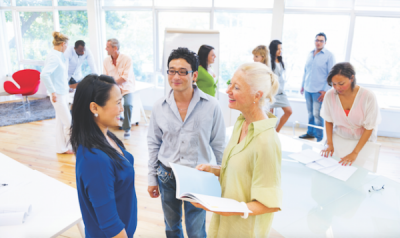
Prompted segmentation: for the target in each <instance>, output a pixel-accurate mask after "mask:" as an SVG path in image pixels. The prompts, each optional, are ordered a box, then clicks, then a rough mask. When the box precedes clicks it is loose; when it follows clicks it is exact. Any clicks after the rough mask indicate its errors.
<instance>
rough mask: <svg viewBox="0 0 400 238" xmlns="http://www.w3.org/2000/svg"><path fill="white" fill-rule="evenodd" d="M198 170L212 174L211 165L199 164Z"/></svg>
mask: <svg viewBox="0 0 400 238" xmlns="http://www.w3.org/2000/svg"><path fill="white" fill-rule="evenodd" d="M196 169H197V170H200V171H204V172H209V173H212V172H211V164H199V165H197V166H196Z"/></svg>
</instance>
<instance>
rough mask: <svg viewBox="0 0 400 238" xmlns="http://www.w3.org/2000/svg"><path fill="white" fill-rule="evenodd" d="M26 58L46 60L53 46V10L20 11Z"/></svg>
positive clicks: (23, 49) (24, 55) (23, 47)
mask: <svg viewBox="0 0 400 238" xmlns="http://www.w3.org/2000/svg"><path fill="white" fill-rule="evenodd" d="M19 18H20V23H21V25H20V26H21V35H22V51H23V57H24V59H28V60H45V58H46V55H47V52H48V51H49V49H51V48H52V47H53V44H52V41H53V36H52V33H53V12H19Z"/></svg>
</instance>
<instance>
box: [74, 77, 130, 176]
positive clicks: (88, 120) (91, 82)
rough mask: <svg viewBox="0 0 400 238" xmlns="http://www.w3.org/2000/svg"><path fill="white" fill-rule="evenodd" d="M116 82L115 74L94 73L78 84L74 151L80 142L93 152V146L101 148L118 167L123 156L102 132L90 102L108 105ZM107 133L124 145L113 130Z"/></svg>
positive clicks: (75, 107) (75, 98) (75, 103)
mask: <svg viewBox="0 0 400 238" xmlns="http://www.w3.org/2000/svg"><path fill="white" fill-rule="evenodd" d="M114 85H117V83H116V82H115V80H114V79H113V78H112V77H110V76H107V75H100V76H98V75H95V74H90V75H88V76H86V77H85V78H84V79H83V80H82V81H81V82H80V83H79V84H78V87H77V88H76V92H75V96H74V104H73V106H72V125H71V145H72V149H73V150H74V152H75V154H76V152H77V151H78V147H79V146H80V145H81V146H83V147H85V148H87V149H89V151H90V152H91V153H93V151H92V149H99V150H102V151H103V152H104V153H106V154H107V155H108V156H109V157H110V158H111V159H112V160H113V162H114V163H115V165H116V166H117V168H119V169H121V168H122V158H121V157H120V156H119V153H118V152H117V151H116V150H115V149H114V148H113V147H112V146H111V145H110V144H109V143H108V141H107V139H106V137H105V136H104V134H103V132H102V131H101V130H100V128H99V126H98V125H97V123H96V122H95V121H94V115H93V113H92V111H90V103H91V102H95V103H96V104H97V105H99V106H101V107H102V106H104V105H106V103H107V101H108V100H109V98H110V91H111V89H112V87H114ZM107 135H108V136H109V137H110V138H111V139H112V140H114V141H115V143H117V144H118V145H120V146H121V147H122V148H124V149H125V146H124V144H123V143H122V141H121V140H119V139H118V138H117V137H116V136H115V135H114V134H113V133H111V132H110V131H107Z"/></svg>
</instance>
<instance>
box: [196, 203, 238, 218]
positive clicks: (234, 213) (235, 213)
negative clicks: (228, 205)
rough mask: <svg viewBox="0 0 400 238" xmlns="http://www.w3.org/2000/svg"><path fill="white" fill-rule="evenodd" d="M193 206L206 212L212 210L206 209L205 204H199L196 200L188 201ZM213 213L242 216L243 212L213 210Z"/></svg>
mask: <svg viewBox="0 0 400 238" xmlns="http://www.w3.org/2000/svg"><path fill="white" fill-rule="evenodd" d="M190 203H191V204H192V205H193V206H195V207H197V208H201V209H203V210H206V211H207V212H213V211H210V210H208V209H207V208H206V207H205V206H203V205H201V204H200V203H196V202H190ZM213 213H215V214H218V215H221V216H225V217H229V216H243V215H244V214H243V213H241V212H213Z"/></svg>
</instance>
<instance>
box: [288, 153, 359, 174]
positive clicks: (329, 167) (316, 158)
mask: <svg viewBox="0 0 400 238" xmlns="http://www.w3.org/2000/svg"><path fill="white" fill-rule="evenodd" d="M289 157H290V158H292V159H295V160H297V161H299V162H300V163H303V164H305V165H306V166H307V167H308V168H310V169H314V170H317V171H319V172H321V173H324V174H327V175H329V176H332V177H334V178H337V179H340V180H342V181H347V179H349V178H350V177H351V175H353V174H354V172H355V171H356V170H357V168H356V167H353V166H342V165H341V164H339V162H338V161H337V160H335V159H333V158H325V157H323V156H321V155H320V154H319V153H318V152H316V151H313V150H303V151H301V152H299V153H295V154H291V155H289Z"/></svg>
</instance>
